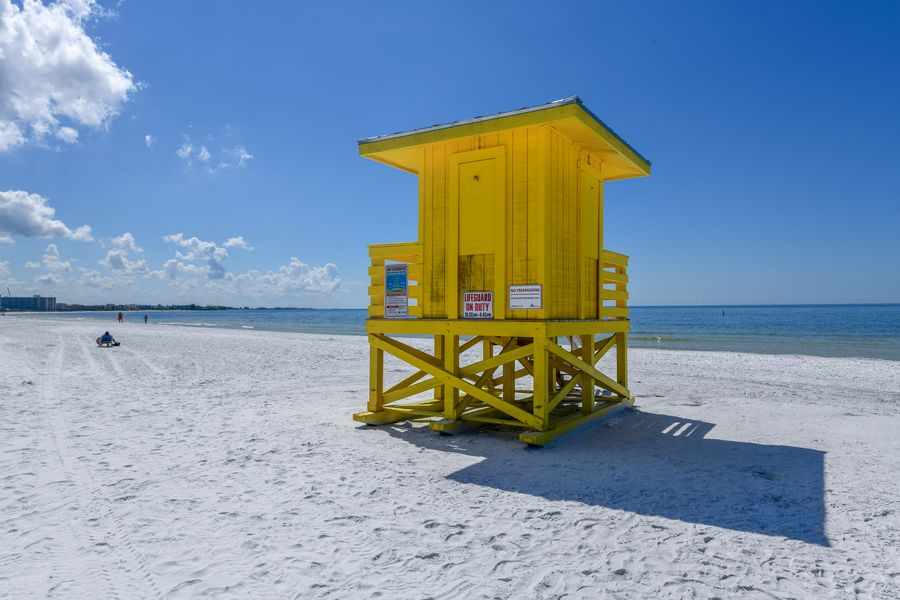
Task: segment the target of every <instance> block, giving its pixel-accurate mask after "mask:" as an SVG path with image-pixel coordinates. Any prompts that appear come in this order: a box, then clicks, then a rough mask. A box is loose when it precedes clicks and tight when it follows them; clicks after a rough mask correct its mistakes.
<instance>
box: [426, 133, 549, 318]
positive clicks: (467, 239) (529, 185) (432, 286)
mask: <svg viewBox="0 0 900 600" xmlns="http://www.w3.org/2000/svg"><path fill="white" fill-rule="evenodd" d="M540 129H541V128H539V127H532V128H528V129H520V130H513V131H506V132H501V133H499V134H494V135H489V136H475V137H472V138H464V139H459V140H452V141H449V142H446V143H441V144H431V145H428V146H425V147H424V149H423V151H424V157H423V165H424V169H423V173H421V174H420V177H421V178H422V179H423V183H422V185H420V190H421V193H422V194H423V198H422V202H421V203H422V206H424V207H425V218H424V222H423V231H424V233H423V237H424V239H423V240H422V241H423V244H424V248H425V252H424V256H423V262H424V272H425V277H424V278H425V280H426V281H427V282H428V286H427V289H426V291H425V298H424V300H423V314H424V315H425V316H426V317H427V318H448V316H449V315H447V304H446V298H445V292H446V278H447V272H446V265H445V256H446V252H447V244H448V240H447V236H448V234H449V223H450V219H451V218H452V216H451V215H450V214H449V213H448V209H449V205H450V200H449V195H450V187H451V177H453V174H452V173H451V172H450V170H451V161H452V157H453V156H454V155H456V154H459V153H463V152H469V151H472V150H475V149H488V148H497V147H502V148H503V149H504V151H505V153H506V160H505V161H504V169H505V171H506V173H505V175H506V176H505V194H504V196H505V206H503V207H502V208H503V209H504V212H505V217H504V220H505V223H504V225H505V226H506V227H505V229H506V235H505V238H503V240H502V243H504V244H506V249H505V250H506V251H505V254H506V283H507V285H512V284H526V283H528V284H534V283H537V284H542V285H544V286H545V287H546V283H545V282H544V281H542V278H541V277H540V272H539V263H540V259H539V256H538V255H539V252H540V250H539V243H537V242H538V240H539V239H540V238H541V236H539V235H535V233H534V232H535V230H536V229H538V228H541V227H542V226H543V225H542V223H540V220H539V219H537V220H533V219H530V218H529V215H536V214H538V213H539V210H540V190H541V177H542V173H541V167H542V165H541V147H540V144H541V139H542V134H541V131H540ZM479 162H481V161H479ZM465 164H466V165H470V164H472V163H465ZM475 164H477V163H475ZM464 168H466V169H467V170H470V169H469V167H468V166H466V167H464ZM473 168H474V167H473ZM470 175H471V173H468V174H467V177H468V176H470ZM485 208H487V207H485ZM479 212H483V211H480V210H479ZM466 215H468V213H467V212H466V211H464V213H463V214H462V215H461V218H462V222H461V223H460V230H461V232H463V233H461V234H460V235H461V237H460V240H459V242H460V248H459V252H460V254H462V255H463V256H465V255H467V254H471V255H474V254H483V253H484V252H483V250H485V243H486V242H485V243H482V244H480V245H479V242H478V241H477V238H479V237H480V238H486V237H487V232H486V228H484V227H478V226H473V225H472V221H471V219H473V217H471V216H466ZM470 229H471V230H472V231H477V232H479V233H477V234H468V233H465V232H466V231H469V230H470ZM493 229H494V230H496V231H497V232H499V230H500V229H501V228H500V227H496V223H494V224H493ZM493 235H497V233H496V232H495V233H494V234H493ZM498 241H499V240H496V238H495V239H494V242H498ZM462 283H463V282H462V281H460V280H458V284H459V286H460V287H459V289H458V290H457V291H458V292H459V293H461V292H462V291H465V288H463V287H462ZM504 288H505V286H504ZM480 289H484V288H480ZM486 289H493V288H491V287H490V286H489V287H488V288H486ZM506 293H507V292H506V289H503V290H502V294H503V296H504V297H503V298H502V299H501V298H496V297H495V300H494V303H495V306H496V305H497V303H498V301H499V300H502V301H503V304H505V300H506V298H505V295H506ZM497 295H499V294H496V293H495V296H497ZM541 313H542V311H536V310H517V311H506V313H505V314H504V315H499V314H497V311H496V309H495V318H503V317H508V318H516V319H526V318H532V319H534V318H543V317H542V314H541Z"/></svg>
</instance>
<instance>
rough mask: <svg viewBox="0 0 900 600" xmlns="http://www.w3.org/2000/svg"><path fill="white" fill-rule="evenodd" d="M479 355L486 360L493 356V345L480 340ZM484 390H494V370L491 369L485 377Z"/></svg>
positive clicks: (488, 341) (487, 341)
mask: <svg viewBox="0 0 900 600" xmlns="http://www.w3.org/2000/svg"><path fill="white" fill-rule="evenodd" d="M481 355H482V358H484V359H488V358H491V357H492V356H493V355H494V344H493V342H491V341H490V340H487V339H485V340H482V342H481ZM485 388H486V389H488V390H493V389H494V370H493V369H491V374H490V375H489V376H488V377H487V380H486V385H485Z"/></svg>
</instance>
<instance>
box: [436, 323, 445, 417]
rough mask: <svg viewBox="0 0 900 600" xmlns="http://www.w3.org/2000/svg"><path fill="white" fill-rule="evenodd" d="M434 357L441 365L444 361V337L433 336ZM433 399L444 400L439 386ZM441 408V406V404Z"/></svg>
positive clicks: (441, 387) (442, 389)
mask: <svg viewBox="0 0 900 600" xmlns="http://www.w3.org/2000/svg"><path fill="white" fill-rule="evenodd" d="M434 357H435V358H436V359H438V360H439V361H441V363H443V361H444V336H442V335H436V336H434ZM434 399H435V400H443V399H444V386H443V385H439V386H437V387H436V388H434ZM441 406H443V404H441Z"/></svg>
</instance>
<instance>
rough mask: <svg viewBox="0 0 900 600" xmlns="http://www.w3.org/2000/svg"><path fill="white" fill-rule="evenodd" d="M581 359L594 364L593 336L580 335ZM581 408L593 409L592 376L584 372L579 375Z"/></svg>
mask: <svg viewBox="0 0 900 600" xmlns="http://www.w3.org/2000/svg"><path fill="white" fill-rule="evenodd" d="M581 359H582V360H583V361H584V362H586V363H588V364H589V365H593V364H594V336H593V335H583V336H581ZM581 410H582V411H584V412H591V411H592V410H594V378H593V377H591V376H590V375H588V374H587V373H584V374H582V375H581Z"/></svg>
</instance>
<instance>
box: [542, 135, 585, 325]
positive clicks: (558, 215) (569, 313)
mask: <svg viewBox="0 0 900 600" xmlns="http://www.w3.org/2000/svg"><path fill="white" fill-rule="evenodd" d="M576 156H577V148H576V147H575V145H574V144H572V142H571V141H570V140H569V139H568V138H566V137H565V136H564V135H562V134H560V133H559V132H557V131H555V130H553V129H552V128H551V130H550V156H549V161H550V164H549V169H548V176H549V185H548V187H549V194H548V222H547V225H548V226H547V236H548V238H549V239H548V246H549V247H548V252H547V280H548V285H547V287H548V288H549V290H547V291H545V292H544V295H545V298H546V300H547V301H546V303H545V304H546V306H547V309H549V310H545V314H546V317H545V318H548V319H574V318H577V317H578V289H579V288H578V268H577V265H578V262H577V260H576V258H577V254H578V245H579V243H580V242H579V240H580V237H581V236H580V235H579V234H580V232H579V227H578V205H577V193H576V189H577V188H576V185H577V171H576V169H577V160H576Z"/></svg>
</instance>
